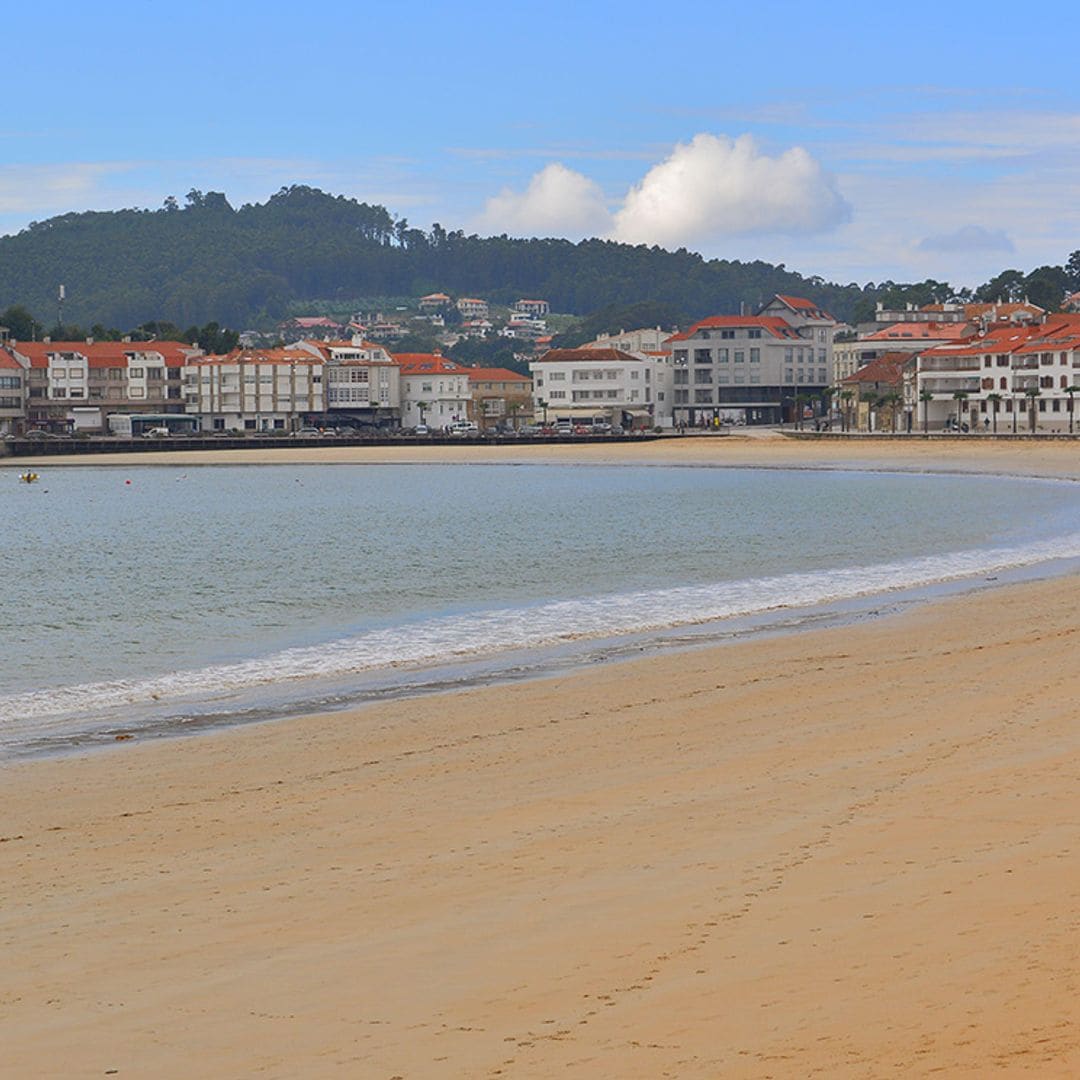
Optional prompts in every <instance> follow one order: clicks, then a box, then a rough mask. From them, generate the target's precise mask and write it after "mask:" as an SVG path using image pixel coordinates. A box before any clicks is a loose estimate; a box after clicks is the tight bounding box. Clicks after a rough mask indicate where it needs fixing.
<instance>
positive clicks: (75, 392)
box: [71, 386, 86, 397]
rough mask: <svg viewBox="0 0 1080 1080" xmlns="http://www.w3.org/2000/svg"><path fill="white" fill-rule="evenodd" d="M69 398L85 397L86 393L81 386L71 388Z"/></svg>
mask: <svg viewBox="0 0 1080 1080" xmlns="http://www.w3.org/2000/svg"><path fill="white" fill-rule="evenodd" d="M71 396H72V397H85V396H86V391H85V390H83V388H82V387H81V386H73V387H72V388H71Z"/></svg>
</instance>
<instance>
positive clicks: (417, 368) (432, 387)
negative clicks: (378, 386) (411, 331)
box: [394, 352, 472, 428]
mask: <svg viewBox="0 0 1080 1080" xmlns="http://www.w3.org/2000/svg"><path fill="white" fill-rule="evenodd" d="M394 362H395V363H396V364H397V365H398V367H399V368H400V369H401V423H402V425H403V426H404V427H409V428H411V427H416V426H417V425H418V424H427V425H428V426H429V427H432V428H444V427H447V426H449V425H450V424H453V423H456V422H458V421H460V420H468V419H469V405H470V403H471V401H472V392H471V390H470V389H469V374H468V373H469V369H468V368H466V367H463V366H462V365H461V364H457V363H455V362H454V361H453V360H448V359H447V358H446V357H445V356H443V355H442V354H441V353H437V352H435V353H397V354H396V355H395V356H394Z"/></svg>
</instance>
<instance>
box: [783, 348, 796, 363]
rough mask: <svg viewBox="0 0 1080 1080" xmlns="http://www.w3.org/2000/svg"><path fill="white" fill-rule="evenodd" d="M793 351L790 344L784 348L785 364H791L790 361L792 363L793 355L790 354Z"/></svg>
mask: <svg viewBox="0 0 1080 1080" xmlns="http://www.w3.org/2000/svg"><path fill="white" fill-rule="evenodd" d="M793 351H794V350H793V349H792V348H791V346H790V345H789V346H787V348H786V349H784V363H785V364H791V363H794V357H793V356H792V352H793Z"/></svg>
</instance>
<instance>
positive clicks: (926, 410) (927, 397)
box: [919, 390, 934, 435]
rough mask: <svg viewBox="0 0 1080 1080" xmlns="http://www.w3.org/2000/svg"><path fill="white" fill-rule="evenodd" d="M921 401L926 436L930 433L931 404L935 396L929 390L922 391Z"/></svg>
mask: <svg viewBox="0 0 1080 1080" xmlns="http://www.w3.org/2000/svg"><path fill="white" fill-rule="evenodd" d="M919 400H920V401H921V402H922V430H923V434H924V435H926V434H927V433H928V432H929V431H930V402H931V401H933V400H934V395H933V394H932V393H931V392H930V391H929V390H920V391H919Z"/></svg>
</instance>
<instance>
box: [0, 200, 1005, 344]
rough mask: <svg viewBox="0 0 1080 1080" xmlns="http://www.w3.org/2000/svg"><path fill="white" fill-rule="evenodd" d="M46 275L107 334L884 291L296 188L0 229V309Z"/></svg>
mask: <svg viewBox="0 0 1080 1080" xmlns="http://www.w3.org/2000/svg"><path fill="white" fill-rule="evenodd" d="M1021 276H1022V275H1021ZM61 283H62V284H64V286H65V287H66V293H67V299H66V302H65V305H64V311H63V316H64V321H65V322H73V323H82V324H85V325H89V324H92V323H98V324H103V325H108V326H115V327H130V326H136V325H138V324H140V323H143V322H146V321H147V320H152V319H166V320H170V321H172V322H175V323H176V324H178V325H180V326H187V325H190V324H197V323H203V322H206V321H209V320H216V321H218V322H221V323H223V324H227V325H231V326H234V327H247V326H259V325H262V326H267V325H269V324H271V323H273V322H276V321H277V320H278V319H280V318H281V317H282V316H283V315H285V314H286V313H287V310H288V308H289V305H290V304H294V305H295V302H297V301H305V300H316V299H320V300H331V301H333V300H341V301H348V300H349V299H351V298H355V297H374V296H421V295H423V294H425V293H429V292H435V291H447V292H450V293H454V294H468V295H479V296H483V297H485V298H486V299H488V300H490V301H494V302H496V303H512V302H513V301H514V300H517V299H518V298H519V297H522V296H526V297H543V298H545V299H547V300H549V301H550V302H551V305H552V309H553V310H554V311H561V312H568V313H574V314H585V313H588V312H592V311H596V310H598V309H600V308H605V307H611V306H614V305H625V304H632V303H635V302H638V301H643V300H650V301H654V302H657V303H658V304H663V305H669V306H670V307H671V308H672V309H674V310H676V311H678V312H680V313H681V314H682V315H684V316H685V317H687V318H697V317H700V316H703V315H707V314H717V313H724V312H737V311H739V309H740V304H743V303H745V304H747V305H748V306H750V307H754V306H756V305H758V304H760V303H763V302H764V301H766V300H767V299H768V298H769V297H771V296H772V295H773V294H774V293H777V292H780V293H792V294H796V295H800V296H806V297H808V298H810V299H812V300H815V301H816V302H818V303H819V304H821V305H822V306H824V307H825V308H827V309H828V310H829V311H831V312H832V313H833V314H834V315H836V316H837V317H838V318H840V319H845V320H850V319H852V318H856V317H860V318H865V317H866V316H867V315H868V314H869V312H870V311H872V310H873V301H874V300H875V299H877V298H879V297H881V296H883V295H885V294H887V293H889V292H890V288H891V286H892V283H886V284H885V285H879V286H877V287H874V286H872V285H871V286H864V287H860V286H857V285H846V286H841V285H833V284H829V283H828V282H825V281H823V280H821V279H820V278H804V277H802V276H801V275H800V274H796V273H792V272H791V271H788V270H786V269H784V267H783V266H772V265H770V264H769V263H764V262H751V263H740V262H732V261H728V260H724V259H713V260H705V259H703V258H702V257H701V256H699V255H695V254H693V253H691V252H687V251H685V250H680V251H677V252H668V251H664V250H662V249H660V248H657V247H653V248H648V247H645V246H637V247H633V246H630V245H626V244H616V243H612V242H609V241H604V240H585V241H582V242H581V243H572V242H570V241H567V240H512V239H509V238H507V237H505V236H502V237H491V238H481V237H477V236H466V235H465V234H464V233H462V232H447V231H445V230H444V229H442V228H441V227H440V226H439V225H434V226H432V228H431V231H430V232H424V231H422V230H420V229H415V228H411V227H410V226H409V225H408V223H407V222H406V221H405V220H404V219H395V218H394V217H393V216H392V215H391V213H390V212H389V211H388V210H386V209H385V208H384V207H381V206H371V205H368V204H366V203H361V202H357V201H356V200H355V199H349V198H345V197H344V196H333V195H328V194H326V193H324V192H322V191H318V190H317V189H314V188H309V187H289V188H283V189H282V190H281V191H280V192H278V193H277V194H276V195H274V196H273V197H272V198H270V199H269V200H268V201H267V202H266V203H261V204H254V205H245V206H242V207H240V208H239V209H234V208H233V207H232V206H231V205H230V204H229V202H228V201H227V199H226V198H225V196H224V195H222V194H220V193H217V192H208V193H206V194H203V193H202V192H199V191H192V192H190V193H189V194H188V196H187V200H186V205H183V206H181V205H180V204H179V203H178V202H177V201H176V200H175V199H172V198H171V197H170V199H168V200H166V205H165V206H164V207H163V208H162V209H160V210H135V209H133V210H118V211H110V212H89V213H77V214H76V213H72V214H64V215H62V216H60V217H55V218H50V219H49V220H47V221H42V222H35V223H34V224H32V225H30V226H29V227H28V228H27V229H24V230H23V231H22V232H20V233H18V234H17V235H14V236H8V237H3V238H0V308H3V307H5V306H8V305H14V304H18V305H23V306H25V307H27V308H29V309H30V310H31V311H32V312H34V313H35V314H39V317H40V316H44V317H45V319H50V318H51V313H52V312H54V311H55V310H56V295H57V286H58V285H60V284H61ZM924 285H925V287H921V288H920V291H919V292H918V293H912V294H911V298H912V299H916V300H920V301H922V302H925V300H926V299H948V296H947V295H939V293H946V294H947V293H948V292H950V290H949V289H948V286H945V285H939V283H936V282H927V283H924ZM891 291H892V292H896V290H895V288H892V289H891Z"/></svg>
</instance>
